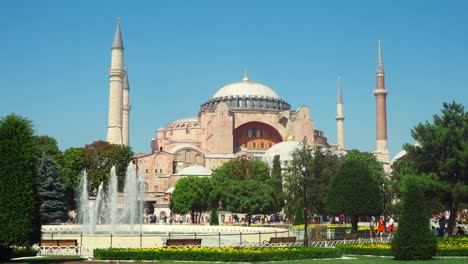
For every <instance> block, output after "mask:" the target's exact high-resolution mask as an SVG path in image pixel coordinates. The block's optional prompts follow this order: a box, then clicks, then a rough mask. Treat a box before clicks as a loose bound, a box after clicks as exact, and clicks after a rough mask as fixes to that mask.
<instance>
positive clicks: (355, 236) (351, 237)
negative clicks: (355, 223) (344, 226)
mask: <svg viewBox="0 0 468 264" xmlns="http://www.w3.org/2000/svg"><path fill="white" fill-rule="evenodd" d="M356 239H358V234H353V233H351V234H345V236H344V240H356Z"/></svg>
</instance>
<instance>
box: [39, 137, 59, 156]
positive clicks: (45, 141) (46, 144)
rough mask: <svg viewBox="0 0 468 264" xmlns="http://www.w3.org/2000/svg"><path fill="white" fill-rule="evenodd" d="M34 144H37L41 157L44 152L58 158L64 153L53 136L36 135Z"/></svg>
mask: <svg viewBox="0 0 468 264" xmlns="http://www.w3.org/2000/svg"><path fill="white" fill-rule="evenodd" d="M34 144H35V145H36V149H37V151H38V155H39V157H41V156H42V155H43V154H48V155H50V156H51V157H52V158H53V159H55V160H57V159H59V158H60V155H61V154H62V152H61V151H60V149H59V147H58V145H57V140H55V138H53V137H49V136H46V135H43V136H34Z"/></svg>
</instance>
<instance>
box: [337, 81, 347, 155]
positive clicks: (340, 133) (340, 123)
mask: <svg viewBox="0 0 468 264" xmlns="http://www.w3.org/2000/svg"><path fill="white" fill-rule="evenodd" d="M344 119H345V116H344V113H343V97H342V96H341V76H339V75H338V100H337V102H336V132H337V133H336V141H337V144H338V149H339V150H344Z"/></svg>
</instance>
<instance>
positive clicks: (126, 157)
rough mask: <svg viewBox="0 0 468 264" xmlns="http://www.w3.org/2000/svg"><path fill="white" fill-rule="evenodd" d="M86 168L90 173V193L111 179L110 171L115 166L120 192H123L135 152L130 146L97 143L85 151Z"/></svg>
mask: <svg viewBox="0 0 468 264" xmlns="http://www.w3.org/2000/svg"><path fill="white" fill-rule="evenodd" d="M83 154H84V162H85V164H84V166H85V168H86V171H87V173H88V179H89V186H90V191H97V188H98V187H99V184H101V182H107V181H108V180H109V178H110V170H111V168H112V166H114V165H115V167H116V172H117V179H118V182H119V190H122V187H123V183H124V179H125V174H126V172H127V167H128V164H129V163H130V161H131V159H132V156H133V151H132V149H131V148H130V147H129V146H123V145H115V144H110V143H109V142H106V141H96V142H94V143H92V144H90V145H86V146H85V147H84V149H83Z"/></svg>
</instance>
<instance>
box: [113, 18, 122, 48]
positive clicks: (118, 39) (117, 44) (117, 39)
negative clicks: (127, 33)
mask: <svg viewBox="0 0 468 264" xmlns="http://www.w3.org/2000/svg"><path fill="white" fill-rule="evenodd" d="M112 48H113V49H123V48H124V46H123V41H122V33H120V17H118V18H117V28H116V29H115V35H114V41H113V42H112Z"/></svg>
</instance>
